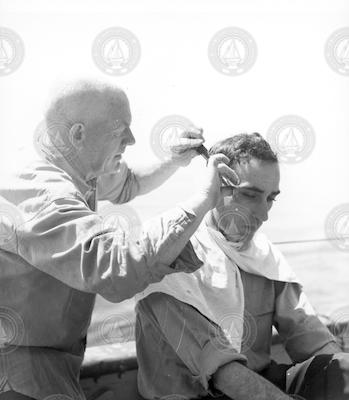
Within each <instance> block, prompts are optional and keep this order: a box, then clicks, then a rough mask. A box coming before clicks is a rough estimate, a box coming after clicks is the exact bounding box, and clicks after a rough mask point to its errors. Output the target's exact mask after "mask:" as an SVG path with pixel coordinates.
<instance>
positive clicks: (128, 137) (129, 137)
mask: <svg viewBox="0 0 349 400" xmlns="http://www.w3.org/2000/svg"><path fill="white" fill-rule="evenodd" d="M124 143H125V146H132V145H133V144H135V143H136V139H135V137H134V136H133V133H132V131H131V129H130V128H129V127H127V128H126V131H125V139H124Z"/></svg>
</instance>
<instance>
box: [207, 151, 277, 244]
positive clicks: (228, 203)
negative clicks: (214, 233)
mask: <svg viewBox="0 0 349 400" xmlns="http://www.w3.org/2000/svg"><path fill="white" fill-rule="evenodd" d="M234 169H235V171H236V172H237V174H238V175H239V177H240V179H241V185H240V186H241V187H240V188H238V189H229V190H224V194H223V195H222V197H221V199H220V202H219V204H218V205H217V207H216V208H215V209H214V210H213V211H212V217H213V220H214V223H215V225H216V227H218V229H219V230H220V231H221V232H222V233H223V234H224V236H225V237H226V238H227V239H228V240H229V241H232V242H242V243H243V247H242V249H243V248H246V247H247V246H248V243H249V242H250V241H251V239H252V237H253V235H254V234H255V232H256V231H257V229H259V228H260V227H261V225H262V224H263V222H265V221H267V219H268V213H269V211H270V209H271V207H272V205H273V201H274V200H275V198H276V196H277V195H278V194H279V193H280V190H279V181H280V171H279V165H278V163H276V162H275V163H274V162H273V163H272V162H266V161H261V160H258V159H256V158H252V159H251V160H250V161H242V162H241V163H239V164H237V165H236V166H235V167H234Z"/></svg>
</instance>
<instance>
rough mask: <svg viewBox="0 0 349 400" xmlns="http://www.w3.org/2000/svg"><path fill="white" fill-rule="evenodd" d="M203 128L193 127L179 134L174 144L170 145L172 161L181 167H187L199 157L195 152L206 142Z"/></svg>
mask: <svg viewBox="0 0 349 400" xmlns="http://www.w3.org/2000/svg"><path fill="white" fill-rule="evenodd" d="M202 132H203V130H202V129H201V128H196V127H191V128H189V129H187V130H186V131H184V132H182V133H181V134H179V136H178V137H176V140H175V141H174V142H173V143H170V144H169V149H170V151H171V155H170V160H171V161H172V162H173V163H175V164H177V165H178V166H180V167H185V166H187V165H188V164H189V163H190V161H191V160H192V158H194V157H195V156H197V155H198V153H197V151H196V150H195V148H196V147H199V146H200V145H202V144H203V143H204V142H205V139H204V138H203V136H202Z"/></svg>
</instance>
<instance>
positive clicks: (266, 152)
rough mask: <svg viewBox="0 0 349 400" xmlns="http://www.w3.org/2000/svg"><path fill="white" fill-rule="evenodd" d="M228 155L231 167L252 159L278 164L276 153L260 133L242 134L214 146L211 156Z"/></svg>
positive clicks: (211, 149)
mask: <svg viewBox="0 0 349 400" xmlns="http://www.w3.org/2000/svg"><path fill="white" fill-rule="evenodd" d="M217 153H222V154H224V155H226V156H227V157H228V158H229V160H230V164H231V165H235V164H237V163H239V162H240V161H250V160H251V158H252V157H254V158H257V159H258V160H262V161H269V162H278V158H277V155H276V153H275V152H274V151H273V150H272V149H271V147H270V145H269V143H268V142H267V141H266V140H265V139H264V138H263V137H262V136H261V135H260V134H259V133H256V132H254V133H250V134H248V133H240V134H238V135H234V136H232V137H229V138H227V139H224V140H221V141H219V142H217V143H216V144H214V145H213V146H212V147H211V148H210V150H209V154H210V155H212V154H217Z"/></svg>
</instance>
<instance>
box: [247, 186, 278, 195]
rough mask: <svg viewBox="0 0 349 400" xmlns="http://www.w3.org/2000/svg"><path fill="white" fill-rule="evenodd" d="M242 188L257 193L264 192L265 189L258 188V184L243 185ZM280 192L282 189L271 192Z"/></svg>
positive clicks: (276, 193) (275, 193)
mask: <svg viewBox="0 0 349 400" xmlns="http://www.w3.org/2000/svg"><path fill="white" fill-rule="evenodd" d="M241 189H246V190H252V191H254V192H257V193H264V190H262V189H260V188H258V187H257V186H242V187H241ZM280 193H281V192H280V190H277V191H274V192H271V193H270V194H273V195H274V196H277V195H278V194H280Z"/></svg>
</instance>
